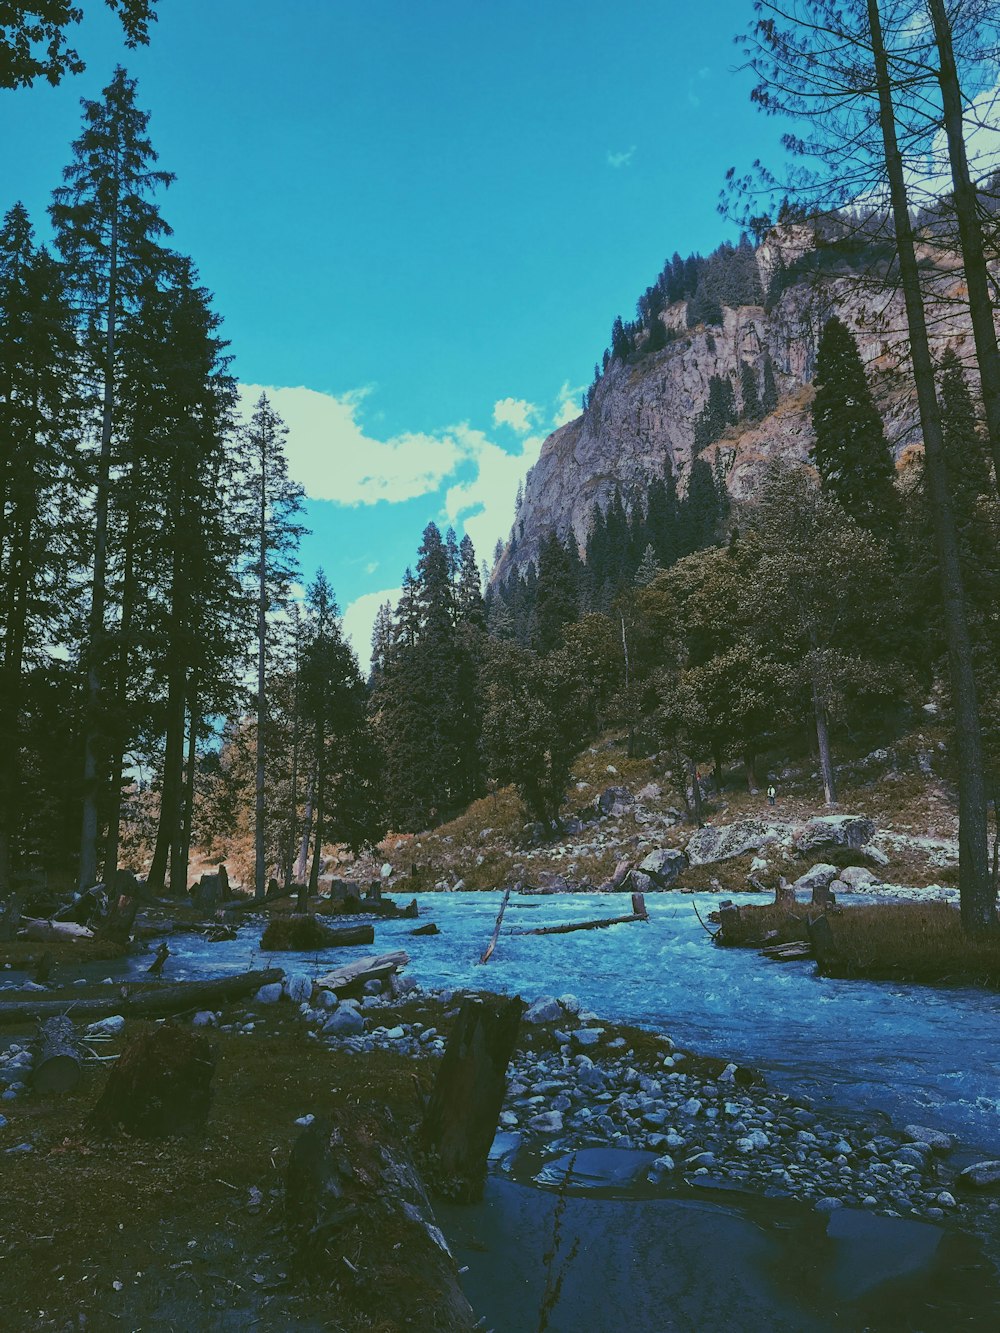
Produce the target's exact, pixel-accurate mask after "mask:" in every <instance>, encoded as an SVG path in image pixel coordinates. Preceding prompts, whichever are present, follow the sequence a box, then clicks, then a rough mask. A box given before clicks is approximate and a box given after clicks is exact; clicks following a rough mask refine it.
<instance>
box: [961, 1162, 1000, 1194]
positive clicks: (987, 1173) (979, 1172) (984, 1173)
mask: <svg viewBox="0 0 1000 1333" xmlns="http://www.w3.org/2000/svg"><path fill="white" fill-rule="evenodd" d="M958 1183H959V1184H960V1185H966V1186H970V1187H971V1188H972V1189H989V1187H990V1186H991V1185H1000V1162H974V1163H973V1164H972V1166H967V1167H966V1168H965V1170H964V1171H961V1172H959V1176H958Z"/></svg>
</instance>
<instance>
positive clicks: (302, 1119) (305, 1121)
mask: <svg viewBox="0 0 1000 1333" xmlns="http://www.w3.org/2000/svg"><path fill="white" fill-rule="evenodd" d="M315 1119H316V1117H315V1116H314V1115H300V1116H299V1118H298V1120H296V1122H295V1123H296V1124H297V1125H301V1126H302V1128H303V1129H308V1128H309V1126H310V1125H311V1124H312V1122H313V1121H314V1120H315Z"/></svg>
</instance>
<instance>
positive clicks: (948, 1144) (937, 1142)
mask: <svg viewBox="0 0 1000 1333" xmlns="http://www.w3.org/2000/svg"><path fill="white" fill-rule="evenodd" d="M903 1136H904V1138H907V1139H909V1140H910V1142H911V1143H926V1144H927V1146H928V1148H931V1149H932V1150H933V1151H934V1152H950V1151H951V1149H952V1147H953V1146H954V1140H953V1139H952V1137H951V1135H950V1134H945V1133H943V1132H942V1131H941V1130H940V1129H928V1128H927V1126H926V1125H907V1126H906V1127H905V1128H904V1130H903Z"/></svg>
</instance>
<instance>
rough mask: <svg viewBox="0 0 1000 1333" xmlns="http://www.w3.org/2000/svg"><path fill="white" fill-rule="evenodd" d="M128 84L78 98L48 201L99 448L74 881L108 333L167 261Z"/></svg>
mask: <svg viewBox="0 0 1000 1333" xmlns="http://www.w3.org/2000/svg"><path fill="white" fill-rule="evenodd" d="M135 90H136V84H135V80H134V79H130V78H129V77H128V75H127V74H126V72H125V70H124V69H122V68H121V67H120V66H119V68H118V69H116V70H115V73H114V76H113V78H112V80H111V82H110V84H109V85H108V86H107V88H105V89H104V91H103V93H102V95H101V100H100V101H84V103H83V108H84V127H83V130H82V132H81V134H80V136H79V138H78V139H77V140H76V141H75V143H74V144H73V150H72V151H73V160H72V161H71V163H70V164H69V166H68V167H67V168H66V169H65V171H64V172H63V181H64V183H63V185H61V186H60V187H59V189H57V190H56V191H55V195H54V201H53V204H52V207H51V210H50V211H51V215H52V223H53V226H54V228H55V233H56V245H57V246H58V248H59V251H60V253H61V255H62V257H63V259H64V261H65V264H66V269H67V273H68V275H69V279H70V283H71V286H72V290H73V293H74V296H75V299H76V302H77V304H78V307H79V310H80V317H81V326H82V329H83V330H84V332H85V335H86V336H85V340H84V342H85V348H86V352H87V359H88V362H89V368H90V374H91V376H92V377H93V379H94V380H95V381H96V387H97V389H98V393H99V399H100V449H99V453H98V457H97V469H96V495H95V499H94V564H93V576H92V585H91V595H90V611H89V622H88V630H87V645H86V652H85V658H86V673H87V723H86V736H85V742H84V765H83V820H82V831H81V839H80V863H79V881H80V884H81V885H84V886H86V885H89V884H91V883H93V882H94V879H95V877H96V874H97V841H98V820H99V802H100V796H101V792H100V778H101V769H102V766H103V764H104V762H105V761H106V757H107V755H106V748H107V738H106V737H105V736H104V734H103V733H104V730H105V726H104V718H103V709H104V679H103V676H104V665H105V658H106V645H105V633H106V622H107V611H108V607H107V601H108V588H107V578H108V558H109V551H108V535H109V534H108V514H109V509H110V489H111V481H112V463H113V445H114V429H115V405H116V398H117V387H118V365H119V355H120V352H119V347H118V331H119V326H120V323H121V320H122V318H123V316H124V315H125V314H126V312H127V311H129V310H134V309H135V306H136V302H137V300H138V298H139V294H140V292H141V291H142V290H143V288H144V287H145V286H146V285H147V284H149V283H150V282H155V281H156V280H157V279H158V278H159V277H160V276H161V275H162V274H163V273H165V272H166V271H167V269H168V268H169V266H170V262H171V257H170V255H169V254H168V252H167V251H166V250H164V248H163V246H162V245H161V240H162V239H163V238H164V237H165V236H167V235H169V232H170V229H169V227H168V226H167V224H166V223H165V222H164V220H163V218H162V217H161V216H160V214H159V211H158V209H157V208H156V205H155V204H154V202H153V196H154V195H155V193H156V191H157V190H158V189H161V188H163V187H165V186H167V185H169V184H170V182H171V181H172V180H173V177H172V176H171V175H170V174H169V173H167V172H164V171H159V170H157V169H156V166H155V163H156V160H157V159H156V153H155V152H154V151H153V147H152V144H151V143H150V140H149V138H148V136H147V132H146V131H147V125H148V122H149V116H148V114H147V113H146V112H144V111H141V110H139V108H138V107H137V106H136V102H135Z"/></svg>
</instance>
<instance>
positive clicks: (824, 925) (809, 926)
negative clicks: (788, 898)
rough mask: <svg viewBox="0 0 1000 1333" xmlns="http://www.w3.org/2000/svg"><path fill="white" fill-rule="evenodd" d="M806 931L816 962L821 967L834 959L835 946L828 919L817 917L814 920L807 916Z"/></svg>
mask: <svg viewBox="0 0 1000 1333" xmlns="http://www.w3.org/2000/svg"><path fill="white" fill-rule="evenodd" d="M806 931H807V932H808V935H809V943H810V944H811V945H812V947H813V953H814V954H815V955H816V961H817V962H818V963H819V965H820V966H821V967H822V966H823V964H824V963H825V962H827V961H829V960H830V959H831V958H835V957H836V954H837V946H836V944H835V943H834V940H833V931H832V930H831V929H830V918H829V917H828V916H825V915H824V916H818V917H816V918H815V919H814V918H813V917H811V916H807V917H806Z"/></svg>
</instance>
